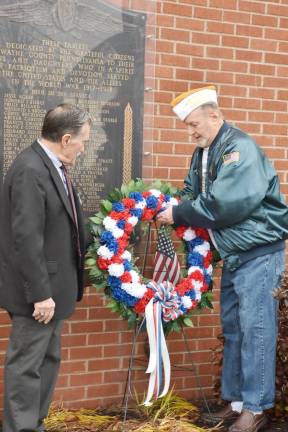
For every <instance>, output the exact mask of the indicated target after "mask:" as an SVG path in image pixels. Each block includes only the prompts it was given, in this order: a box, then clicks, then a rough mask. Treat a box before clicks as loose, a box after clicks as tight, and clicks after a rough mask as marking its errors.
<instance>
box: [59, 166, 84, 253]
mask: <svg viewBox="0 0 288 432" xmlns="http://www.w3.org/2000/svg"><path fill="white" fill-rule="evenodd" d="M60 168H61V169H62V171H63V175H64V178H65V181H66V186H67V190H68V198H69V201H70V204H71V208H72V213H73V220H74V223H75V226H76V231H77V252H78V255H79V257H81V248H80V240H79V231H78V218H77V211H76V205H75V199H74V194H73V189H72V182H71V179H70V177H69V175H68V172H67V169H66V167H65V165H61V167H60Z"/></svg>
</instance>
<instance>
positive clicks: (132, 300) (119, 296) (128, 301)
mask: <svg viewBox="0 0 288 432" xmlns="http://www.w3.org/2000/svg"><path fill="white" fill-rule="evenodd" d="M111 294H112V297H114V298H115V300H117V301H119V302H121V303H123V304H125V305H126V306H128V307H133V306H134V305H135V304H136V303H137V301H138V300H139V299H138V298H137V297H133V296H131V295H130V294H128V293H126V292H125V291H124V290H122V289H121V288H118V287H115V288H114V287H112V289H111Z"/></svg>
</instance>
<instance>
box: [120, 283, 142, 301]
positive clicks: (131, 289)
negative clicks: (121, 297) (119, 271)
mask: <svg viewBox="0 0 288 432" xmlns="http://www.w3.org/2000/svg"><path fill="white" fill-rule="evenodd" d="M121 288H122V289H123V290H124V291H125V292H126V293H128V294H130V295H131V296H133V297H137V298H142V297H143V296H144V294H145V293H146V291H147V288H146V285H144V284H140V283H122V285H121Z"/></svg>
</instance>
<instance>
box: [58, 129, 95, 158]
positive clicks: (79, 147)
mask: <svg viewBox="0 0 288 432" xmlns="http://www.w3.org/2000/svg"><path fill="white" fill-rule="evenodd" d="M90 129H91V126H90V124H89V123H85V124H84V125H83V126H82V128H81V129H80V131H79V132H78V134H77V135H70V134H66V135H64V136H63V137H62V141H63V140H64V143H65V144H63V147H62V156H63V162H64V163H65V165H74V164H75V162H76V158H77V156H79V155H80V154H81V153H83V152H84V149H85V144H86V143H87V141H88V140H89V137H90Z"/></svg>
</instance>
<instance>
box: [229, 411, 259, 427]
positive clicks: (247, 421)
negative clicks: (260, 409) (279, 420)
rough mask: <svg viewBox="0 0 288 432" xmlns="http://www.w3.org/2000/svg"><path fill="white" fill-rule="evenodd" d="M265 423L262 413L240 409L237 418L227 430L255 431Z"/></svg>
mask: <svg viewBox="0 0 288 432" xmlns="http://www.w3.org/2000/svg"><path fill="white" fill-rule="evenodd" d="M266 423H267V417H266V415H265V414H264V413H262V414H253V413H252V412H251V411H245V410H244V411H242V413H241V415H240V417H239V418H238V420H236V421H235V423H233V424H232V426H230V428H229V429H228V431H229V432H257V431H259V430H260V429H261V428H262V427H263V426H265V425H266Z"/></svg>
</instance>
